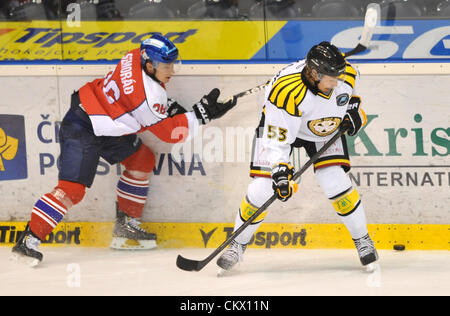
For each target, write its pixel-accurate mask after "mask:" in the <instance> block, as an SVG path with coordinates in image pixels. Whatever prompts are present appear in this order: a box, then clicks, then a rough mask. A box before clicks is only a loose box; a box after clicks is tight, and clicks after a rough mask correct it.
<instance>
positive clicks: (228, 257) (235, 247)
mask: <svg viewBox="0 0 450 316" xmlns="http://www.w3.org/2000/svg"><path fill="white" fill-rule="evenodd" d="M246 248H247V245H242V244H240V243H238V242H236V241H234V240H233V241H232V242H231V244H230V246H229V247H228V249H227V250H225V251H224V253H223V254H222V255H221V256H220V257H219V259H217V265H218V266H219V267H220V269H219V272H218V275H219V276H221V275H223V274H224V273H226V272H227V271H230V270H231V269H232V268H233V267H234V266H236V264H238V263H239V262H241V261H243V254H244V251H245V249H246Z"/></svg>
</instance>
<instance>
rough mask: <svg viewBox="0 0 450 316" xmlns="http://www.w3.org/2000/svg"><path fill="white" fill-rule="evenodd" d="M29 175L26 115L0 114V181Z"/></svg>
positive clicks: (24, 177)
mask: <svg viewBox="0 0 450 316" xmlns="http://www.w3.org/2000/svg"><path fill="white" fill-rule="evenodd" d="M27 177H28V171H27V151H26V145H25V120H24V117H23V116H21V115H0V181H5V180H17V179H26V178H27Z"/></svg>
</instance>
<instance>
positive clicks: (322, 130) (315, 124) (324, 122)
mask: <svg viewBox="0 0 450 316" xmlns="http://www.w3.org/2000/svg"><path fill="white" fill-rule="evenodd" d="M341 121H342V119H341V118H340V117H326V118H323V119H318V120H312V121H309V122H308V128H309V130H310V131H311V132H312V133H313V134H314V135H317V136H322V137H323V136H328V135H330V134H332V133H333V132H334V131H336V130H337V129H338V127H339V124H341Z"/></svg>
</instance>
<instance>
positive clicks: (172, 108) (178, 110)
mask: <svg viewBox="0 0 450 316" xmlns="http://www.w3.org/2000/svg"><path fill="white" fill-rule="evenodd" d="M167 105H168V106H169V108H168V110H167V112H168V113H169V117H173V116H175V115H177V114H183V113H186V112H187V111H186V109H185V108H184V107H182V106H181V105H179V104H178V102H177V101H175V100H172V99H170V98H169V99H168V100H167Z"/></svg>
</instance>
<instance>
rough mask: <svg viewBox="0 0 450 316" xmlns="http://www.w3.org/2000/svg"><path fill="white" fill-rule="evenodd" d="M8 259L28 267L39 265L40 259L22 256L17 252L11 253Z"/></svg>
mask: <svg viewBox="0 0 450 316" xmlns="http://www.w3.org/2000/svg"><path fill="white" fill-rule="evenodd" d="M9 260H10V261H12V262H16V263H19V264H22V265H25V266H28V267H30V268H35V267H36V266H38V265H39V263H40V261H39V260H38V259H36V258H30V257H27V256H22V255H20V254H18V253H13V254H12V255H11V257H10V258H9Z"/></svg>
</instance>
